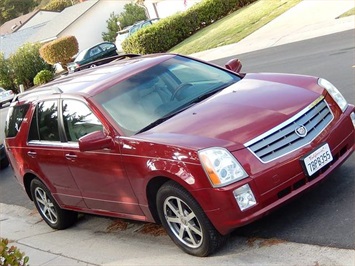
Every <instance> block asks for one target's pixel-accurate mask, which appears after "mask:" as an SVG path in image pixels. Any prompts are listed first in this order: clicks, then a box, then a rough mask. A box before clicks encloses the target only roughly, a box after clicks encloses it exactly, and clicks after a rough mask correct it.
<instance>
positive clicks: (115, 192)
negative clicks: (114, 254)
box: [62, 99, 143, 215]
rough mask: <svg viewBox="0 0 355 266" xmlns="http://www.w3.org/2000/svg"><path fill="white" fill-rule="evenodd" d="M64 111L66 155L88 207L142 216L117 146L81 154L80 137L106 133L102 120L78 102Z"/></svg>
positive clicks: (68, 104) (66, 102)
mask: <svg viewBox="0 0 355 266" xmlns="http://www.w3.org/2000/svg"><path fill="white" fill-rule="evenodd" d="M62 108H63V124H64V128H65V133H66V135H67V140H68V142H67V145H65V146H64V148H63V152H64V156H65V157H66V159H67V161H68V164H69V168H70V171H71V173H72V175H73V178H74V180H75V182H76V183H77V185H78V187H79V189H80V191H81V194H82V196H83V198H84V201H85V203H86V205H87V206H88V207H89V208H90V209H92V210H95V211H105V212H114V213H122V214H135V215H143V213H142V211H141V209H140V207H139V205H138V201H137V198H136V196H135V194H134V192H133V190H132V187H131V184H130V182H129V180H128V178H127V176H126V174H125V170H124V167H123V165H122V158H121V154H120V152H119V147H118V145H117V146H115V147H114V148H113V149H111V150H109V149H103V150H97V151H90V152H81V151H80V150H79V145H78V140H79V138H80V137H82V136H84V135H86V134H88V133H91V132H94V131H98V130H101V131H102V130H103V126H102V124H101V122H100V121H99V119H98V118H97V117H96V116H95V115H94V114H93V113H92V112H91V110H90V109H89V108H88V107H87V105H86V104H85V103H83V102H80V101H78V100H73V99H64V100H63V103H62Z"/></svg>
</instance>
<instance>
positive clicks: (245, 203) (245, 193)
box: [233, 184, 256, 211]
mask: <svg viewBox="0 0 355 266" xmlns="http://www.w3.org/2000/svg"><path fill="white" fill-rule="evenodd" d="M233 194H234V197H235V199H236V201H237V203H238V205H239V208H240V210H242V211H244V210H246V209H248V208H250V207H252V206H254V205H255V204H256V200H255V197H254V194H253V191H251V189H250V187H249V185H248V184H245V185H244V186H241V187H240V188H237V189H236V190H234V191H233Z"/></svg>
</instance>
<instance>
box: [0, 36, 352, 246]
mask: <svg viewBox="0 0 355 266" xmlns="http://www.w3.org/2000/svg"><path fill="white" fill-rule="evenodd" d="M354 55H355V40H354V38H353V31H345V32H341V33H337V34H332V35H328V36H324V37H319V38H314V39H310V40H306V41H301V42H296V43H292V44H287V45H281V46H277V47H274V48H268V49H263V50H259V51H256V52H251V53H246V54H240V55H236V56H235V57H238V58H240V59H241V61H242V63H243V69H242V70H243V71H245V72H288V73H298V74H308V75H316V76H321V77H324V78H327V79H329V80H330V81H331V82H333V83H334V84H335V85H336V86H337V87H338V88H339V90H340V91H341V92H342V93H343V94H344V95H345V97H346V98H347V100H348V101H349V102H351V103H354V99H355V97H354V96H355V91H354V87H355V81H354V70H355V68H354V67H353V65H354V62H355V60H354ZM230 58H231V57H227V58H223V59H220V60H215V61H213V62H214V63H217V64H221V65H223V64H224V63H225V62H227V61H228V60H229V59H230ZM7 109H8V108H7V107H5V108H2V109H1V110H0V119H1V125H0V130H1V134H3V126H4V119H5V116H6V112H7ZM354 159H355V155H353V156H352V157H351V158H350V159H349V160H348V161H347V162H346V163H345V164H344V165H343V166H342V167H341V168H339V169H337V170H336V171H335V173H334V174H333V175H332V176H331V177H330V178H328V179H327V180H326V181H325V182H323V183H322V184H320V185H319V186H318V187H317V188H316V189H314V190H312V191H309V192H308V193H306V194H304V195H303V196H302V197H300V198H298V199H296V200H294V201H293V202H291V203H290V204H288V205H286V206H284V207H282V208H281V209H279V210H278V211H276V212H274V213H272V214H270V215H269V216H267V217H265V218H264V219H262V220H259V221H257V222H255V223H253V224H251V225H248V226H245V227H243V228H240V229H238V230H236V231H235V232H234V233H233V234H232V235H231V238H230V241H229V244H228V245H227V247H226V249H227V250H228V246H230V245H233V244H235V243H236V242H237V241H238V238H239V237H240V236H245V237H247V238H253V237H255V238H268V239H281V240H285V241H291V242H296V243H306V244H317V245H321V246H330V247H338V248H354V247H355V244H354V239H355V227H354V224H355V214H354V207H353V204H354V201H355V184H354V178H353V177H354V176H355V160H354ZM0 175H1V178H0V202H1V203H6V204H14V205H20V206H23V207H26V208H28V209H30V210H33V209H34V205H33V203H32V202H31V201H30V200H29V199H28V198H27V196H26V195H25V193H24V191H22V190H21V188H20V186H19V185H18V184H17V183H16V182H15V179H14V178H13V177H12V170H11V168H10V167H9V168H7V169H5V170H3V171H1V172H0ZM87 219H89V220H90V216H87ZM103 219H104V218H103Z"/></svg>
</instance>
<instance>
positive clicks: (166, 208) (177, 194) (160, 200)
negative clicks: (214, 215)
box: [157, 181, 226, 257]
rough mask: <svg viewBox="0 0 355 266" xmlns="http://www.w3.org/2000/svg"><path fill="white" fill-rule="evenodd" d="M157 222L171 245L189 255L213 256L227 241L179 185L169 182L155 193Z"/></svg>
mask: <svg viewBox="0 0 355 266" xmlns="http://www.w3.org/2000/svg"><path fill="white" fill-rule="evenodd" d="M157 209H158V214H159V218H160V221H161V222H162V225H163V226H164V228H165V230H166V231H167V232H168V235H169V236H170V238H171V239H172V240H173V241H174V243H175V244H176V245H177V246H178V247H180V248H181V249H182V250H183V251H185V252H186V253H188V254H191V255H194V256H199V257H205V256H208V255H210V254H212V253H214V252H215V251H216V250H217V249H218V248H219V247H220V246H221V245H222V244H224V242H225V239H226V237H225V236H222V235H221V234H220V233H219V232H218V231H217V230H216V229H215V228H214V226H213V225H212V223H211V222H210V220H209V219H208V218H207V216H206V214H205V213H204V211H203V210H202V208H201V207H200V205H199V204H198V203H197V201H196V200H195V199H194V198H193V197H192V196H191V195H190V194H189V193H188V192H187V191H186V190H185V189H184V188H183V187H181V186H180V185H179V184H177V183H175V182H172V181H169V182H167V183H165V184H164V185H163V186H162V187H161V188H160V189H159V191H158V193H157Z"/></svg>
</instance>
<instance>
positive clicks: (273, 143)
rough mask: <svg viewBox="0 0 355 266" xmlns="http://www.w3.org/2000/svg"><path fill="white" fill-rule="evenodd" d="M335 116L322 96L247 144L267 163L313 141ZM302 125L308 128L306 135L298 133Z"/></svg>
mask: <svg viewBox="0 0 355 266" xmlns="http://www.w3.org/2000/svg"><path fill="white" fill-rule="evenodd" d="M333 117H334V116H333V114H332V112H331V110H330V108H329V106H328V105H327V103H326V101H325V100H324V99H323V98H320V99H318V100H317V101H315V102H314V103H312V104H311V105H310V106H308V107H307V108H305V109H304V110H303V111H301V112H300V113H299V114H297V115H296V116H294V117H292V118H291V119H289V120H287V121H286V122H285V124H281V125H279V126H278V127H276V128H274V129H272V130H270V131H268V132H266V133H265V134H263V135H261V136H259V137H257V138H255V139H254V140H251V141H249V142H248V143H246V144H245V146H246V147H247V148H248V149H249V150H250V151H251V152H253V153H254V154H255V155H256V156H257V157H258V158H259V159H260V160H261V161H262V162H264V163H266V162H269V161H272V160H274V159H276V158H279V157H281V156H283V155H285V154H287V153H290V152H292V151H294V150H296V149H298V148H300V147H302V146H304V145H306V144H307V143H309V142H311V141H312V140H313V139H314V138H315V137H317V136H318V135H319V134H320V133H321V132H322V131H323V130H324V128H325V127H327V126H328V124H329V123H330V122H331V121H332V120H333ZM300 126H304V127H305V128H306V129H307V135H306V136H305V137H301V136H299V135H298V134H296V129H297V128H299V127H300Z"/></svg>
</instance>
